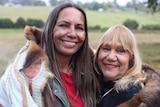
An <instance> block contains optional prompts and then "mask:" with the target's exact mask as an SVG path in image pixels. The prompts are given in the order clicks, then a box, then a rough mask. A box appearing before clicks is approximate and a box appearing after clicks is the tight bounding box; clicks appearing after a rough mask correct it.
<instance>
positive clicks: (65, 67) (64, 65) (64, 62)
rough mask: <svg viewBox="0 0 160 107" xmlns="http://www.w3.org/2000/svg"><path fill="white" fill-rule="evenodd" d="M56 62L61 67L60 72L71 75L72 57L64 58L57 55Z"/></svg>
mask: <svg viewBox="0 0 160 107" xmlns="http://www.w3.org/2000/svg"><path fill="white" fill-rule="evenodd" d="M56 60H57V64H58V67H59V70H60V71H61V72H66V73H70V72H71V66H70V64H69V62H70V60H71V56H62V55H58V54H56Z"/></svg>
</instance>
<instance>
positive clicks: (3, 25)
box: [0, 18, 14, 28]
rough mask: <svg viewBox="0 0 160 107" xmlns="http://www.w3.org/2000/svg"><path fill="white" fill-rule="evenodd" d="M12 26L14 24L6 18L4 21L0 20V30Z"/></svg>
mask: <svg viewBox="0 0 160 107" xmlns="http://www.w3.org/2000/svg"><path fill="white" fill-rule="evenodd" d="M13 26H14V23H13V22H12V20H10V19H8V18H6V19H0V28H12V27H13Z"/></svg>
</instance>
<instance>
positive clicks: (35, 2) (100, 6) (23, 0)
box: [0, 0, 160, 13]
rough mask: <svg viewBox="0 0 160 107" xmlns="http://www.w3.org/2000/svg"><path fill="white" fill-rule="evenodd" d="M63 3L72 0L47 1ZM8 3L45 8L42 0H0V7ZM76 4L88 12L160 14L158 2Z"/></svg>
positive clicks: (159, 1)
mask: <svg viewBox="0 0 160 107" xmlns="http://www.w3.org/2000/svg"><path fill="white" fill-rule="evenodd" d="M64 2H74V1H73V0H49V5H50V6H56V5H57V4H60V3H64ZM8 3H12V4H15V5H22V6H47V4H46V2H44V1H42V0H0V5H5V4H8ZM76 4H78V5H80V6H81V7H83V8H84V9H89V10H107V9H108V8H118V9H120V10H125V9H134V10H135V11H138V10H140V11H142V10H145V9H146V7H147V9H149V10H150V12H151V13H155V12H160V0H147V1H146V2H143V0H141V2H140V1H139V0H131V1H130V2H128V3H127V4H126V6H120V5H119V4H118V3H117V0H114V1H113V2H110V1H108V2H107V3H98V2H97V1H93V2H86V3H82V2H80V1H77V2H76Z"/></svg>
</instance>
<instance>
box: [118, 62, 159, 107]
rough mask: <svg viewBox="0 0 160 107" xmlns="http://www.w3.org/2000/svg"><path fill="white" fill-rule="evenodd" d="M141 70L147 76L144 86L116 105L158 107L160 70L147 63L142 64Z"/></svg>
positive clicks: (121, 106) (122, 106) (120, 106)
mask: <svg viewBox="0 0 160 107" xmlns="http://www.w3.org/2000/svg"><path fill="white" fill-rule="evenodd" d="M143 70H144V71H145V74H146V76H147V81H146V83H145V86H144V87H143V88H142V90H140V92H139V93H137V94H136V95H134V96H133V97H132V99H130V100H128V101H127V102H125V103H123V104H121V105H119V106H118V107H160V72H159V71H156V70H154V69H153V68H152V67H150V66H149V65H147V64H144V65H143Z"/></svg>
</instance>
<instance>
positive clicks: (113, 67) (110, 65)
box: [103, 63, 118, 70]
mask: <svg viewBox="0 0 160 107" xmlns="http://www.w3.org/2000/svg"><path fill="white" fill-rule="evenodd" d="M103 65H104V67H105V69H107V70H111V69H115V68H117V67H118V65H114V64H104V63H103Z"/></svg>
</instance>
